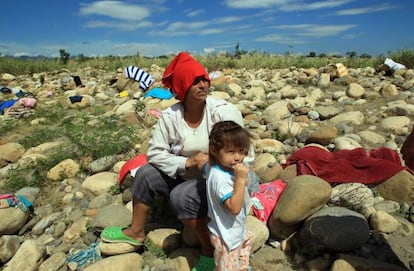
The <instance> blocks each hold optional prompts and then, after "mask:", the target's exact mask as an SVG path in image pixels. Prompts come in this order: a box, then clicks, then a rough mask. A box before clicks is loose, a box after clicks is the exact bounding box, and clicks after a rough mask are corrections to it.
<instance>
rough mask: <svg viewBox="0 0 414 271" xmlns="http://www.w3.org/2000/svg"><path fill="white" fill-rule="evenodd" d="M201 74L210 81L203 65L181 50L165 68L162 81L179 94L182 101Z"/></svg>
mask: <svg viewBox="0 0 414 271" xmlns="http://www.w3.org/2000/svg"><path fill="white" fill-rule="evenodd" d="M199 76H204V78H205V79H206V80H208V81H209V82H210V77H209V76H208V73H207V71H206V69H205V68H204V67H203V65H201V64H200V63H199V62H197V60H195V59H194V58H193V57H192V56H190V55H189V54H188V53H187V52H181V53H179V54H178V55H177V56H176V57H175V58H174V59H173V60H171V62H170V64H169V65H168V67H167V68H166V69H165V72H164V75H163V76H162V83H163V85H164V86H166V87H167V88H169V89H170V90H171V91H172V92H174V93H175V94H177V96H178V99H179V100H180V101H184V98H185V95H186V94H187V91H188V89H189V88H190V87H191V85H192V84H193V82H194V80H195V79H196V78H197V77H199Z"/></svg>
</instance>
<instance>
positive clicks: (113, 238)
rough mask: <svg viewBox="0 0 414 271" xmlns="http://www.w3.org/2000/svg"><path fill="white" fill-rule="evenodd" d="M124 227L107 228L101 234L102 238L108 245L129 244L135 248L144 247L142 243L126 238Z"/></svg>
mask: <svg viewBox="0 0 414 271" xmlns="http://www.w3.org/2000/svg"><path fill="white" fill-rule="evenodd" d="M122 229H123V228H122V227H106V228H105V229H104V230H103V231H102V232H101V238H102V240H103V241H105V242H108V243H128V244H130V245H133V246H142V242H140V241H138V240H135V239H134V238H131V237H129V236H126V235H125V234H124V233H123V232H122Z"/></svg>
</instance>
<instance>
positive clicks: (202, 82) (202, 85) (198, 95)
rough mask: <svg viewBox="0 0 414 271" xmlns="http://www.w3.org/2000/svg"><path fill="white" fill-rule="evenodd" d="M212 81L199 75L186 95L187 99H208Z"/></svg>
mask: <svg viewBox="0 0 414 271" xmlns="http://www.w3.org/2000/svg"><path fill="white" fill-rule="evenodd" d="M209 88H210V82H209V81H208V80H207V79H205V78H204V77H203V76H200V77H197V78H196V79H195V80H194V83H193V84H192V85H191V87H190V89H189V90H188V91H187V94H186V96H185V99H186V100H192V101H205V100H206V99H207V94H208V90H209Z"/></svg>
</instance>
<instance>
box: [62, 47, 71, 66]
mask: <svg viewBox="0 0 414 271" xmlns="http://www.w3.org/2000/svg"><path fill="white" fill-rule="evenodd" d="M59 54H60V61H61V62H62V64H63V65H66V64H67V63H68V61H69V57H70V54H69V53H68V52H66V51H65V49H60V50H59Z"/></svg>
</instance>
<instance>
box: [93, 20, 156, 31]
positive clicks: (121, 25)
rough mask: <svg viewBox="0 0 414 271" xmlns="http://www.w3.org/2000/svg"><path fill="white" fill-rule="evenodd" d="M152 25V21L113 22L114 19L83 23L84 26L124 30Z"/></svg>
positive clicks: (133, 29)
mask: <svg viewBox="0 0 414 271" xmlns="http://www.w3.org/2000/svg"><path fill="white" fill-rule="evenodd" d="M150 26H152V23H150V22H147V21H142V22H133V23H128V22H114V21H112V22H111V21H89V22H87V23H86V24H85V27H86V28H113V29H119V30H124V31H135V30H137V29H142V28H147V27H150Z"/></svg>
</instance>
